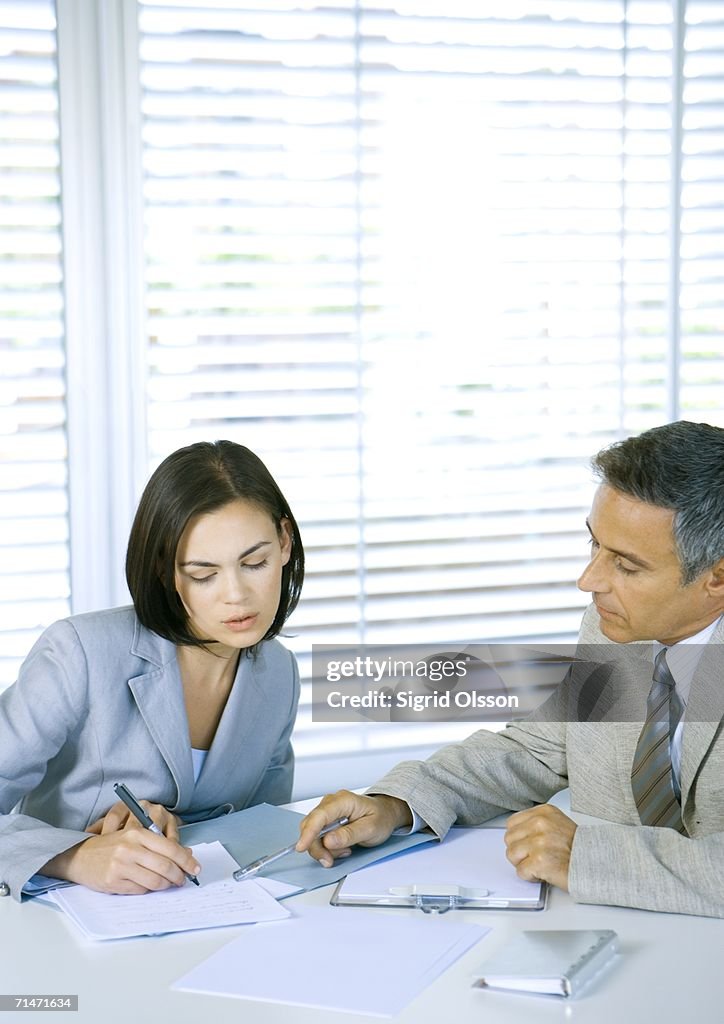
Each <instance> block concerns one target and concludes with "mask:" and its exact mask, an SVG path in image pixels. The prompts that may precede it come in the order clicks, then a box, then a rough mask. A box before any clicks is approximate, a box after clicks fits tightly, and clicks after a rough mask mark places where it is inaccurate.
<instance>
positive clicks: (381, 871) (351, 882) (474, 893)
mask: <svg viewBox="0 0 724 1024" xmlns="http://www.w3.org/2000/svg"><path fill="white" fill-rule="evenodd" d="M504 835H505V829H502V828H454V829H450V831H449V832H448V834H447V836H446V837H445V839H444V840H443V841H442V842H441V843H440V842H435V843H430V844H428V845H426V846H423V847H417V848H415V849H413V850H406V851H404V852H403V853H397V854H394V855H393V856H391V857H386V858H385V859H384V860H380V861H378V862H377V863H376V864H371V865H370V866H368V867H365V868H361V869H360V870H359V871H355V872H354V873H353V874H350V875H347V877H346V878H343V879H342V881H341V882H340V883H339V885H338V886H337V888H336V889H335V891H334V893H333V894H332V898H331V900H330V903H331V904H332V906H334V907H349V906H364V907H417V908H419V909H420V910H423V911H427V912H435V913H444V912H445V911H447V910H454V909H465V910H542V909H543V908H544V907H545V902H546V893H547V887H546V885H545V883H544V882H526V881H524V880H523V879H522V878H518V876H517V874H516V872H515V868H514V867H513V865H512V864H511V863H510V861H509V860H508V859H507V857H506V855H505V842H504V839H503V837H504Z"/></svg>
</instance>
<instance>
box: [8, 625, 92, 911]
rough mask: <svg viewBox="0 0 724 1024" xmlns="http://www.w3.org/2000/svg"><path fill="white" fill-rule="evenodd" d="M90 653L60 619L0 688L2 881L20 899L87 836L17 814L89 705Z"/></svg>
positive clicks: (81, 719) (83, 833) (69, 626)
mask: <svg viewBox="0 0 724 1024" xmlns="http://www.w3.org/2000/svg"><path fill="white" fill-rule="evenodd" d="M87 683H88V678H87V669H86V664H85V657H84V655H83V651H82V648H81V645H80V642H79V640H78V637H77V634H76V632H75V630H74V629H73V627H72V625H70V623H68V622H66V621H61V622H57V623H55V625H53V626H51V627H50V628H49V629H47V630H46V632H45V633H44V634H43V635H42V636H41V637H40V639H39V640H38V641H37V643H36V644H35V646H34V647H33V649H32V650H31V652H30V654H29V655H28V657H27V658H26V660H25V662H24V663H23V665H22V667H21V670H20V675H19V677H18V680H17V682H16V683H14V684H13V685H12V686H11V687H9V688H8V689H7V690H5V691H4V692H3V693H2V694H1V695H0V881H4V882H6V883H7V885H8V886H9V887H10V893H11V895H13V896H14V897H15V898H16V899H17V900H19V899H20V897H21V892H22V888H23V885H24V884H25V882H27V881H28V879H29V878H31V877H32V875H34V874H35V873H36V872H37V871H39V869H40V868H42V866H43V865H44V864H45V863H46V862H47V861H48V860H50V859H51V858H53V857H55V856H56V855H57V854H59V853H62V852H63V851H64V850H68V849H70V847H71V846H75V845H76V844H77V843H79V842H81V841H82V840H84V839H87V838H88V833H86V832H81V831H76V830H74V829H62V828H54V827H53V826H52V825H49V824H47V823H46V822H44V821H40V820H39V819H37V818H33V817H31V816H29V815H26V814H17V813H15V814H12V813H11V811H12V810H13V808H15V807H16V805H17V804H18V802H19V801H20V800H21V799H22V798H23V797H24V796H25V795H26V794H28V793H30V792H32V790H33V789H35V787H36V786H37V785H38V784H39V783H40V782H41V781H42V779H43V778H44V776H45V774H46V771H47V768H48V764H49V762H50V761H51V760H52V758H53V757H54V756H55V755H56V754H57V753H58V751H59V750H60V749H61V748H62V746H63V745H64V743H65V742H66V740H67V738H68V736H70V735H71V734H72V732H73V730H74V729H75V728H76V727H77V725H78V723H79V722H82V721H83V719H84V717H85V715H86V712H87Z"/></svg>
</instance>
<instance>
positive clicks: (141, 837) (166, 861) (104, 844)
mask: <svg viewBox="0 0 724 1024" xmlns="http://www.w3.org/2000/svg"><path fill="white" fill-rule="evenodd" d="M40 870H41V871H42V873H43V874H45V875H49V876H50V877H52V878H65V879H67V880H68V881H69V882H79V883H80V884H81V885H87V886H88V888H89V889H95V890H96V891H97V892H108V893H122V894H124V895H138V894H140V893H144V892H156V891H158V890H160V889H169V888H170V887H171V886H173V885H177V886H182V885H185V884H186V875H185V873H184V872H188V874H191V875H196V874H198V873H199V871H200V870H201V868H200V865H199V864H197V863H196V860H195V859H194V855H193V853H192V852H191V850H189V849H188V847H186V846H179V844H178V843H177V842H176V841H175V840H172V839H167V838H166V837H165V836H157V835H156V834H155V833H153V832H150V831H149V830H148V829H131V828H129V829H122V830H121V831H119V832H108V833H106V834H105V835H97V836H91V837H90V838H89V839H86V840H84V841H83V842H82V843H78V845H77V846H73V847H71V849H70V850H66V851H65V852H64V853H59V854H58V856H57V857H54V858H53V859H52V860H51V861H48V863H47V864H46V865H45V866H44V867H42V868H41V869H40Z"/></svg>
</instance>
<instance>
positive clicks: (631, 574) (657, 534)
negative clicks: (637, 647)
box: [578, 484, 721, 646]
mask: <svg viewBox="0 0 724 1024" xmlns="http://www.w3.org/2000/svg"><path fill="white" fill-rule="evenodd" d="M673 519H674V513H673V512H672V511H671V510H669V509H664V508H659V507H658V506H656V505H649V504H648V503H646V502H643V501H638V500H637V499H636V498H632V497H630V496H629V495H627V494H623V493H622V492H621V491H617V490H615V489H614V488H612V487H609V486H608V485H607V484H602V485H601V486H600V487H599V488H598V490H597V491H596V495H595V497H594V499H593V506H592V508H591V514H590V516H589V518H588V528H589V530H590V533H591V560H590V562H589V563H588V565H587V566H586V568H585V570H584V572H583V575H582V576H581V577H580V579H579V580H578V586H579V588H580V589H581V590H584V591H587V592H589V593H591V594H592V596H593V602H594V604H595V606H596V610H597V611H598V614H599V619H600V627H601V632H602V633H603V634H604V636H606V637H608V639H609V640H615V641H616V642H617V643H629V642H631V641H632V640H658V641H659V642H660V643H663V644H666V645H667V646H668V645H670V644H673V643H676V642H677V641H678V640H683V639H684V638H685V637H688V636H693V635H694V634H695V633H698V632H699V630H701V629H704V627H705V626H707V625H709V623H711V622H713V621H714V619H715V618H716V617H717V615H718V614H719V613H720V611H721V600H718V599H717V598H716V597H714V596H712V594H711V593H710V589H709V586H708V584H709V583H710V581H711V574H710V573H708V572H706V573H704V574H703V575H702V576H700V577H699V578H698V579H696V580H694V582H693V583H690V584H689V585H688V586H686V587H684V586H682V585H681V566H680V564H679V558H678V555H677V553H676V549H675V546H674V535H673V529H672V524H673Z"/></svg>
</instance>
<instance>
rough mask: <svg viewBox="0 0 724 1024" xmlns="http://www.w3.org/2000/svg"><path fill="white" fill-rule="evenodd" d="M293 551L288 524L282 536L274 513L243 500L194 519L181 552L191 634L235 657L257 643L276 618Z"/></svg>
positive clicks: (179, 570) (180, 580) (180, 586)
mask: <svg viewBox="0 0 724 1024" xmlns="http://www.w3.org/2000/svg"><path fill="white" fill-rule="evenodd" d="M291 550H292V541H291V530H290V527H289V522H288V520H286V519H285V520H282V524H281V532H280V533H278V532H277V529H276V526H275V525H274V522H273V520H272V518H271V516H270V515H269V513H268V512H265V511H264V509H261V508H259V506H258V505H253V504H251V503H250V502H248V501H246V500H244V499H243V498H239V499H237V500H236V501H232V502H230V503H229V504H228V505H224V506H223V508H220V509H218V510H217V511H216V512H209V513H208V514H206V515H199V516H195V517H194V518H193V519H191V520H190V521H189V523H188V525H187V526H186V529H185V530H184V532H183V533H182V534H181V539H180V541H179V544H178V548H177V550H176V591H177V593H178V595H179V597H180V598H181V601H182V603H183V606H184V608H185V609H186V612H187V613H188V617H189V627H190V629H191V632H192V633H194V634H195V635H196V636H198V637H199V638H200V639H205V640H212V641H215V642H216V643H218V644H222V645H223V646H224V647H225V648H228V649H229V650H230V651H233V650H240V649H241V648H244V647H251V646H252V645H253V644H255V643H258V642H259V640H261V639H262V637H263V636H265V634H266V633H267V631H268V629H269V627H270V626H271V624H272V622H273V621H274V616H275V615H276V613H277V608H278V607H279V598H280V595H281V582H282V567H283V566H284V565H286V564H287V562H288V561H289V557H290V555H291ZM219 653H220V652H219Z"/></svg>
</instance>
